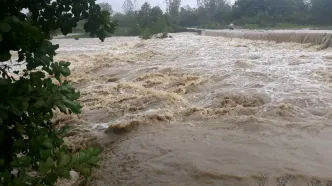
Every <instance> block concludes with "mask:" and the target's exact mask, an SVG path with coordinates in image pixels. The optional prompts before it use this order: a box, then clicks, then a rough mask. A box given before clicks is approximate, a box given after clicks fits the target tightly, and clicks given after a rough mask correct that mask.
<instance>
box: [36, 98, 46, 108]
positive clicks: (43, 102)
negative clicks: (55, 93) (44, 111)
mask: <svg viewBox="0 0 332 186" xmlns="http://www.w3.org/2000/svg"><path fill="white" fill-rule="evenodd" d="M44 105H45V101H44V100H43V99H39V100H38V101H37V102H36V103H35V104H34V105H33V106H34V107H36V108H41V107H43V106H44Z"/></svg>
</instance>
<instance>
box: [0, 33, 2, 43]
mask: <svg viewBox="0 0 332 186" xmlns="http://www.w3.org/2000/svg"><path fill="white" fill-rule="evenodd" d="M1 41H2V35H1V34H0V42H1Z"/></svg>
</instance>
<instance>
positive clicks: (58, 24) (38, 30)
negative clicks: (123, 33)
mask: <svg viewBox="0 0 332 186" xmlns="http://www.w3.org/2000/svg"><path fill="white" fill-rule="evenodd" d="M23 9H27V10H29V17H27V15H25V14H24V13H22V12H23V11H22V10H23ZM80 20H86V22H85V23H84V29H85V31H87V32H89V33H90V35H91V36H97V37H98V38H99V39H100V40H101V41H103V40H104V39H105V36H106V34H107V33H111V32H113V31H114V29H115V26H116V25H115V24H113V23H112V21H111V20H110V14H109V13H108V12H101V11H100V7H99V6H98V5H96V4H95V1H94V0H77V1H53V2H51V1H44V0H34V1H0V90H1V91H0V185H6V186H7V185H9V186H12V185H13V186H25V185H53V184H54V183H55V182H56V181H57V179H58V178H59V177H64V178H69V177H70V174H69V171H70V170H75V171H77V172H79V173H81V175H84V176H85V177H87V176H89V175H90V173H91V168H92V167H95V166H97V162H98V154H99V150H98V149H92V148H90V149H87V150H82V151H80V152H77V153H71V152H70V151H69V149H67V147H66V145H65V144H64V141H63V140H62V139H61V136H62V134H63V133H64V131H63V130H60V131H58V130H56V129H55V128H54V126H52V123H51V119H52V117H53V114H54V110H55V109H58V110H59V111H61V112H63V113H66V114H71V113H80V112H81V106H80V105H79V103H78V102H77V99H78V98H79V97H80V93H79V92H78V91H76V90H75V89H74V88H72V86H71V85H70V84H69V83H68V82H67V81H64V80H63V77H66V76H69V75H70V70H69V65H70V63H69V62H65V61H60V62H55V61H54V60H53V57H54V56H55V54H56V50H57V49H58V48H59V46H58V45H53V44H52V43H51V42H50V39H51V38H52V34H53V33H54V32H55V31H56V30H61V32H62V33H63V34H65V35H66V34H68V33H71V32H72V31H73V27H75V26H77V22H78V21H80ZM13 53H17V54H18V59H17V60H16V59H12V54H13ZM8 61H11V62H10V63H8ZM16 66H19V68H18V70H17V71H14V70H13V69H12V67H16ZM56 82H57V83H56Z"/></svg>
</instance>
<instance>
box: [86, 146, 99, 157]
mask: <svg viewBox="0 0 332 186" xmlns="http://www.w3.org/2000/svg"><path fill="white" fill-rule="evenodd" d="M88 150H89V151H90V154H91V155H92V156H97V155H99V154H100V152H101V150H100V149H99V148H91V147H90V148H89V149H88Z"/></svg>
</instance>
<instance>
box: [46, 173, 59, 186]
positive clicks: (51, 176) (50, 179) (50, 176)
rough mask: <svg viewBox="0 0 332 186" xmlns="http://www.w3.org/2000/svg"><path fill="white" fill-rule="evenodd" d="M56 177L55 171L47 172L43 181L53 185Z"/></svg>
mask: <svg viewBox="0 0 332 186" xmlns="http://www.w3.org/2000/svg"><path fill="white" fill-rule="evenodd" d="M57 179H58V176H57V175H56V174H55V173H49V174H47V176H46V177H45V182H46V183H47V185H54V183H55V182H56V180H57Z"/></svg>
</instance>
